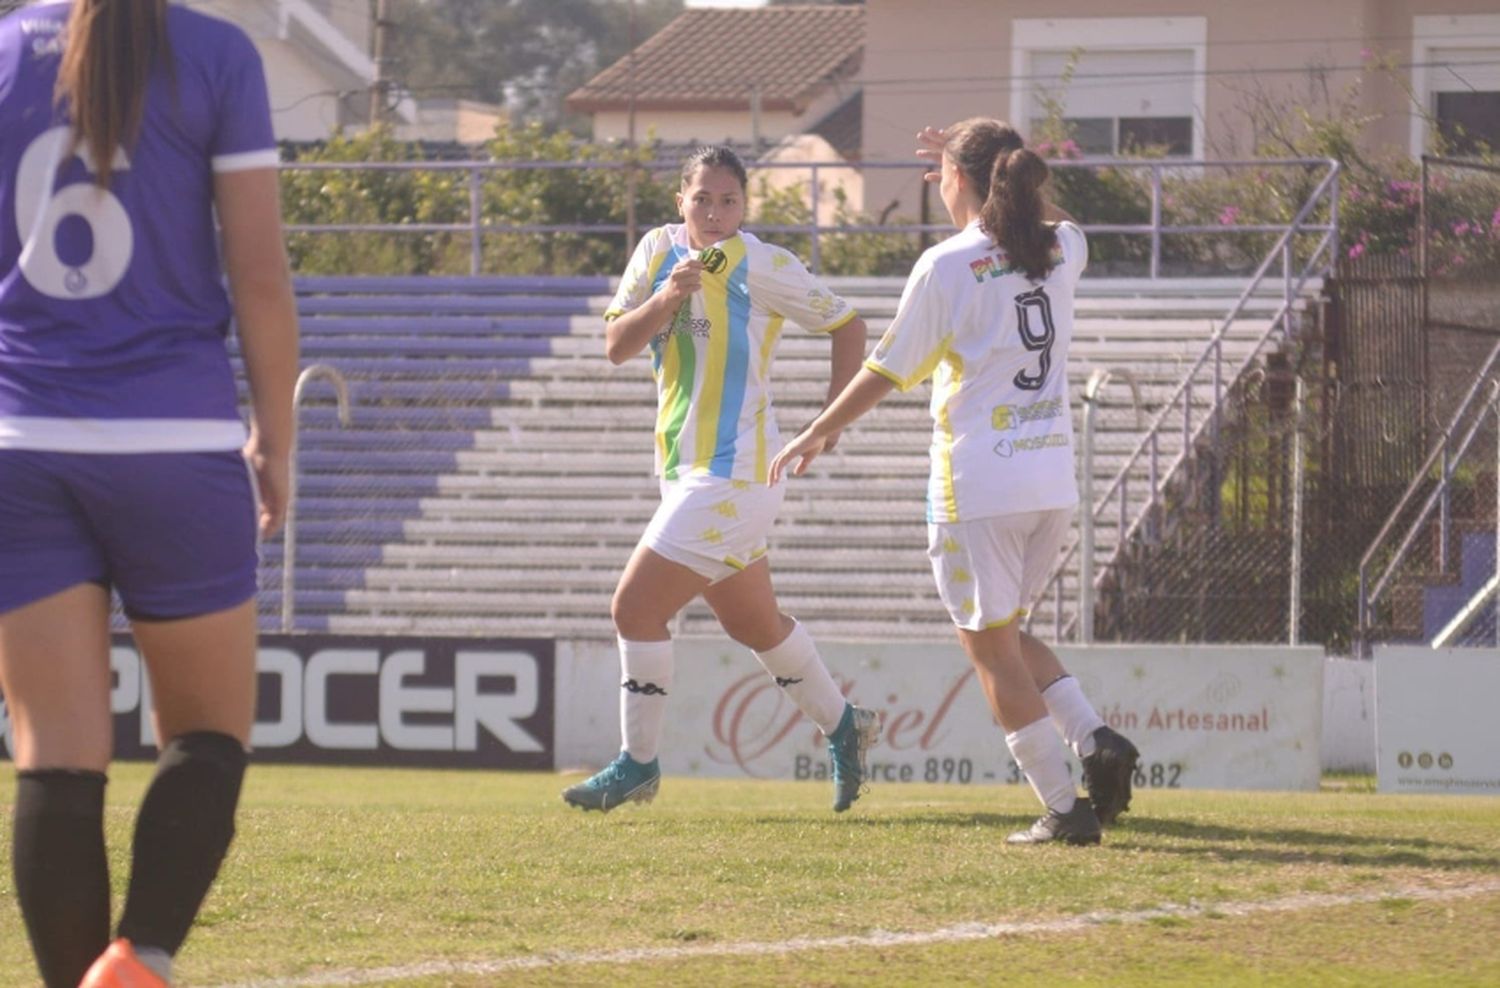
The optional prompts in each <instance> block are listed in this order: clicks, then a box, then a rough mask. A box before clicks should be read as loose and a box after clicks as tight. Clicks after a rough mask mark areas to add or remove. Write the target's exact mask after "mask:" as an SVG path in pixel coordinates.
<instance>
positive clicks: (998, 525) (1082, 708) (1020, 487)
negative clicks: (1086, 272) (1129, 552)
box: [771, 118, 1138, 844]
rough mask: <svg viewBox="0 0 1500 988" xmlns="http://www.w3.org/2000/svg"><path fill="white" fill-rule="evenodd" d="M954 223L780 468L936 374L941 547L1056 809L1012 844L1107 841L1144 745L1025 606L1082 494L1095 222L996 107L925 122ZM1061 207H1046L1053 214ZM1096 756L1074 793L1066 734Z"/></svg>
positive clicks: (996, 702) (1004, 711)
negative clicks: (1067, 666)
mask: <svg viewBox="0 0 1500 988" xmlns="http://www.w3.org/2000/svg"><path fill="white" fill-rule="evenodd" d="M918 141H919V143H921V144H922V148H921V149H920V150H919V151H918V154H919V155H921V156H922V157H925V158H928V159H929V160H931V159H934V158H935V159H938V161H939V164H940V167H939V169H938V170H937V171H935V172H929V173H928V175H927V176H925V177H926V178H927V179H928V180H935V181H937V182H938V187H939V190H940V192H941V195H942V199H943V203H944V204H945V205H946V206H947V207H948V213H949V216H950V217H951V218H952V220H953V224H954V226H956V227H958V229H959V231H960V232H959V233H958V234H957V235H956V236H954V237H952V238H950V239H948V240H946V241H944V242H943V243H941V244H938V245H937V246H935V247H932V248H930V249H929V250H927V251H926V252H925V253H923V255H922V256H921V258H919V259H918V260H917V263H916V266H915V267H914V268H913V270H912V273H911V277H910V278H909V279H908V281H907V283H906V289H905V291H904V292H903V293H902V296H901V302H900V305H899V306H898V308H897V312H896V317H895V319H894V320H893V321H892V323H891V325H890V328H889V329H888V330H887V331H886V333H885V336H884V337H883V338H882V339H881V341H880V344H879V346H877V347H876V348H875V352H874V353H873V354H872V355H871V356H870V358H869V359H868V360H866V361H865V364H864V367H863V368H862V369H861V370H860V372H859V373H858V374H857V375H856V376H855V377H854V379H853V380H852V381H851V382H850V383H849V386H848V387H847V388H845V389H844V391H843V393H842V394H840V395H839V396H838V397H837V398H836V399H834V401H832V402H831V403H830V404H829V405H828V407H827V408H826V409H824V411H823V413H822V414H821V415H819V416H818V417H817V419H815V420H814V421H813V422H812V424H811V425H809V426H808V427H807V429H805V430H804V431H803V432H802V434H801V435H799V436H797V437H796V438H795V439H793V440H792V441H791V442H790V443H788V444H787V445H786V448H784V449H783V450H781V452H780V453H778V454H777V455H776V457H775V458H774V460H773V461H772V463H771V483H773V484H775V483H776V482H777V481H778V480H780V478H781V476H782V475H783V473H784V472H786V471H787V470H788V468H790V472H791V473H793V474H801V473H803V472H804V471H806V469H807V467H808V465H809V464H810V463H811V462H812V461H813V459H815V458H816V457H817V456H818V454H819V453H821V452H823V451H824V450H825V449H827V443H828V439H829V438H830V437H832V436H836V435H838V434H839V433H840V432H841V431H842V430H843V429H845V428H847V427H848V426H849V424H850V423H852V422H853V421H854V420H855V419H857V418H858V417H859V416H861V415H863V414H864V413H865V412H867V411H869V410H870V409H871V408H873V407H875V405H876V404H877V403H878V402H879V401H880V399H881V398H883V397H885V395H887V394H889V393H890V390H891V388H893V387H895V388H900V389H902V390H906V389H908V388H910V387H912V386H913V385H915V384H917V383H918V382H920V381H922V380H925V379H926V378H927V377H928V376H932V377H933V378H934V383H933V391H932V417H933V421H934V430H933V442H932V447H931V450H932V470H931V475H930V479H929V482H928V494H927V520H928V554H929V555H930V557H931V559H932V570H933V575H934V576H935V577H936V579H937V586H938V594H939V596H940V597H941V598H942V600H943V603H944V604H945V605H946V606H947V608H948V612H949V614H950V615H951V616H952V618H953V623H954V624H955V625H957V627H958V637H959V641H960V642H961V643H962V644H963V647H964V651H965V652H966V653H967V654H968V656H969V660H970V661H971V662H972V663H973V665H974V668H975V670H976V672H977V674H978V677H979V681H980V684H981V685H982V686H983V688H984V691H985V695H986V697H987V698H988V699H989V703H990V708H991V709H992V711H993V712H994V714H995V717H996V718H997V719H998V720H999V721H1000V723H1001V725H1002V726H1003V727H1004V728H1005V731H1006V736H1005V741H1006V744H1007V745H1008V746H1009V747H1010V751H1011V754H1012V756H1013V757H1014V758H1015V760H1016V764H1017V765H1019V766H1020V767H1021V770H1022V771H1023V772H1025V773H1026V778H1027V779H1028V780H1029V781H1030V783H1031V786H1032V788H1033V789H1034V790H1035V791H1036V794H1037V796H1038V797H1039V798H1040V799H1041V801H1042V803H1043V805H1044V806H1045V807H1046V813H1045V814H1044V815H1043V816H1042V817H1041V818H1040V819H1039V820H1037V821H1036V823H1035V824H1033V825H1032V826H1031V827H1030V828H1029V829H1027V830H1024V831H1021V832H1019V833H1016V834H1012V835H1011V836H1010V837H1009V840H1010V841H1011V842H1012V843H1025V844H1035V843H1043V842H1046V841H1052V840H1062V841H1066V842H1068V843H1073V844H1094V843H1098V841H1099V837H1100V824H1101V822H1103V823H1112V822H1113V821H1114V819H1115V817H1117V816H1118V815H1119V814H1120V813H1121V812H1123V811H1124V809H1125V808H1126V807H1127V806H1128V805H1129V802H1130V782H1131V773H1132V772H1133V771H1134V769H1135V763H1136V760H1137V757H1138V756H1137V753H1136V750H1135V747H1134V746H1133V745H1131V744H1130V742H1129V741H1127V740H1126V739H1125V738H1123V737H1121V736H1120V735H1119V734H1117V733H1115V732H1114V731H1113V730H1111V729H1110V728H1108V727H1106V726H1105V725H1104V721H1103V720H1102V719H1101V718H1100V717H1099V715H1098V713H1097V712H1096V711H1095V710H1094V708H1093V706H1092V705H1090V704H1089V702H1088V700H1087V699H1086V698H1085V697H1084V695H1083V691H1082V690H1081V689H1079V688H1078V683H1077V681H1076V680H1075V679H1073V678H1072V677H1071V676H1069V675H1068V674H1067V672H1066V670H1064V669H1063V667H1062V664H1061V663H1060V662H1059V661H1058V658H1057V656H1056V655H1055V654H1054V653H1053V652H1052V650H1051V649H1049V648H1047V646H1046V645H1044V644H1043V643H1042V642H1040V641H1038V640H1037V639H1035V638H1032V637H1031V636H1030V635H1027V634H1025V633H1023V632H1022V631H1021V629H1020V626H1019V623H1018V622H1017V618H1019V617H1020V616H1022V615H1023V614H1025V613H1026V610H1027V608H1028V607H1029V606H1030V604H1031V602H1032V601H1033V600H1034V599H1035V597H1036V595H1037V593H1038V592H1039V591H1040V589H1041V587H1042V584H1043V583H1044V582H1045V580H1046V578H1047V574H1048V571H1049V570H1050V568H1051V566H1052V564H1053V563H1054V562H1055V561H1056V559H1057V556H1058V551H1059V549H1060V548H1061V546H1062V542H1063V539H1064V538H1065V537H1066V535H1067V532H1068V528H1069V525H1070V521H1071V517H1072V513H1073V508H1074V506H1075V505H1076V504H1077V502H1078V488H1077V484H1076V481H1075V479H1074V473H1073V432H1072V430H1073V426H1072V416H1071V414H1070V412H1069V410H1068V382H1067V358H1068V344H1069V342H1070V341H1071V339H1072V335H1073V294H1074V290H1075V289H1076V287H1077V285H1078V278H1079V275H1081V274H1082V272H1083V268H1084V265H1085V264H1086V263H1087V260H1088V245H1087V243H1086V241H1085V240H1084V236H1083V231H1082V230H1080V229H1079V228H1078V227H1077V226H1076V225H1075V224H1073V223H1072V222H1071V221H1070V218H1069V217H1067V216H1066V214H1064V213H1062V211H1061V210H1058V209H1056V207H1051V206H1048V205H1047V204H1046V202H1045V201H1044V200H1043V198H1042V194H1041V188H1042V184H1043V183H1044V182H1045V181H1046V180H1047V165H1046V163H1045V162H1044V161H1042V159H1041V158H1039V157H1038V156H1037V155H1036V154H1034V153H1032V152H1031V151H1029V150H1027V149H1026V148H1024V147H1023V146H1022V141H1021V138H1020V135H1018V134H1017V133H1016V132H1015V131H1014V130H1013V129H1011V128H1010V127H1009V126H1007V125H1006V124H1003V123H1001V122H1000V121H998V120H990V119H983V118H975V119H970V120H965V121H963V122H961V123H958V124H955V125H953V126H952V127H950V128H949V129H948V130H946V131H938V130H933V129H931V128H928V129H926V130H924V131H923V132H922V133H921V134H919V135H918ZM1049 217H1050V218H1053V219H1057V220H1060V222H1055V223H1054V222H1048V221H1047V219H1048V218H1049ZM1049 714H1050V716H1051V719H1052V720H1053V721H1055V723H1056V725H1057V727H1058V728H1059V729H1060V730H1061V732H1062V735H1063V739H1065V740H1066V741H1067V742H1068V743H1069V744H1071V745H1072V746H1073V747H1074V750H1075V752H1076V753H1077V754H1078V755H1079V757H1080V758H1081V759H1082V761H1083V765H1084V772H1085V777H1086V778H1085V781H1086V784H1087V786H1088V790H1089V795H1090V798H1089V799H1087V800H1085V799H1079V798H1077V794H1076V792H1075V790H1074V788H1073V782H1072V779H1071V778H1070V777H1069V775H1068V767H1067V762H1066V761H1065V760H1064V755H1063V748H1062V742H1061V741H1060V740H1059V738H1058V735H1057V732H1056V731H1054V730H1053V724H1052V723H1049V720H1048V717H1049Z"/></svg>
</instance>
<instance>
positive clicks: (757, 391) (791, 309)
mask: <svg viewBox="0 0 1500 988" xmlns="http://www.w3.org/2000/svg"><path fill="white" fill-rule="evenodd" d="M717 246H718V247H719V249H720V250H722V251H723V252H724V254H725V257H726V258H727V261H728V263H727V264H725V265H724V266H723V268H722V269H721V270H720V271H719V272H718V273H717V274H711V273H709V272H707V271H705V272H704V273H703V288H702V289H701V290H700V291H698V292H696V293H694V294H693V296H692V298H691V299H689V300H688V303H687V304H686V305H685V306H683V308H682V309H681V310H680V311H679V312H678V314H677V317H676V318H675V319H673V320H672V323H671V325H669V326H668V327H667V329H666V330H664V331H663V332H662V333H660V334H658V335H657V337H656V338H655V339H653V340H652V341H651V369H652V373H653V375H654V376H655V378H656V393H657V412H656V473H657V474H658V475H659V476H661V477H662V478H664V479H666V480H677V479H679V478H682V477H691V476H701V475H708V476H714V477H725V478H729V479H732V480H746V481H755V482H757V483H765V480H766V469H767V465H768V464H769V462H770V458H771V456H772V455H774V454H775V452H776V451H777V450H779V449H780V448H781V436H780V433H779V432H778V431H777V428H776V416H775V412H774V411H773V408H772V404H771V390H770V375H771V360H772V357H773V356H774V354H775V350H776V344H777V342H778V341H779V340H780V338H781V331H782V326H783V324H784V323H785V321H786V320H787V319H790V320H792V321H793V322H795V323H797V324H798V325H799V326H801V327H803V328H804V329H807V330H810V331H812V332H818V333H830V332H832V331H834V330H836V329H838V328H839V327H840V326H843V325H844V324H845V323H847V322H849V321H850V320H851V319H853V318H854V316H855V312H854V310H853V309H852V308H850V306H849V303H848V302H846V301H845V300H844V299H843V298H841V297H839V296H838V295H836V294H834V293H833V292H832V291H830V290H829V289H828V287H827V286H826V285H824V284H823V283H822V282H821V281H820V280H818V279H817V278H816V277H814V276H813V275H812V274H810V273H809V272H808V270H807V268H805V267H804V266H803V265H802V262H801V261H799V260H798V259H797V256H796V255H795V254H793V253H791V252H790V251H787V250H783V249H782V248H780V247H773V246H771V245H770V244H767V243H764V242H762V241H761V240H760V239H759V238H757V237H756V236H755V235H754V234H750V233H745V232H744V231H741V232H740V233H738V234H736V235H735V236H733V237H730V238H729V239H728V240H724V241H721V242H720V243H719V244H718V245H717ZM695 253H696V251H694V250H693V249H692V246H691V245H690V243H689V242H688V232H687V227H686V226H685V225H683V224H668V225H667V226H662V227H658V228H656V229H654V230H652V231H651V232H650V233H648V234H646V236H645V237H643V238H642V239H641V242H640V244H639V245H638V246H637V247H636V250H635V254H634V255H633V256H632V257H631V259H630V265H629V266H628V267H627V268H626V269H625V274H624V276H623V277H622V278H621V280H620V288H619V290H618V291H617V292H616V294H615V297H614V300H613V302H611V303H610V306H609V309H608V310H607V311H606V312H605V313H604V318H605V319H606V320H610V319H616V318H618V317H619V316H621V315H623V314H625V313H626V312H629V311H631V310H632V309H635V308H637V307H639V306H640V305H642V304H644V303H645V302H646V301H647V300H648V299H649V298H650V297H651V296H652V295H653V294H654V293H656V292H658V291H660V290H661V289H662V287H663V285H664V284H665V283H666V280H667V278H668V277H669V276H670V275H671V273H672V268H673V267H674V266H675V265H676V264H677V262H678V261H680V260H682V259H683V258H684V257H688V256H690V255H692V254H695Z"/></svg>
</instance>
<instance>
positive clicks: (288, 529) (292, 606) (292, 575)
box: [281, 364, 350, 631]
mask: <svg viewBox="0 0 1500 988" xmlns="http://www.w3.org/2000/svg"><path fill="white" fill-rule="evenodd" d="M316 377H321V378H323V379H324V380H326V381H328V383H330V384H332V385H333V392H334V397H335V399H336V400H337V402H338V416H339V424H340V425H342V426H346V427H347V426H348V425H349V422H350V418H349V384H348V382H347V381H345V380H344V375H343V374H341V373H339V371H338V370H336V369H335V368H333V367H330V366H328V365H327V364H309V365H308V366H307V367H306V368H304V369H303V371H302V373H301V374H299V375H297V384H296V387H295V388H293V390H292V413H293V414H292V455H291V468H290V470H289V471H288V474H287V483H286V520H285V523H284V528H283V530H282V531H283V534H282V543H281V630H282V631H291V630H292V618H293V616H294V615H295V613H296V606H297V604H296V596H297V432H298V427H297V423H298V417H297V414H296V412H297V409H298V408H299V407H300V406H301V404H302V395H303V392H304V391H305V390H306V389H307V384H308V382H309V381H311V380H312V379H313V378H316Z"/></svg>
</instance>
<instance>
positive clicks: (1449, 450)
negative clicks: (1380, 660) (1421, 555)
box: [1356, 343, 1500, 653]
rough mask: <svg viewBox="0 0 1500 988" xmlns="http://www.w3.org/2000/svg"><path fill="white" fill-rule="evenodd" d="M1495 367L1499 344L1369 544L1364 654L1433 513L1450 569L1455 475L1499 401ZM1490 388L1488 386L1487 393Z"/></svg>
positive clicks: (1441, 562) (1442, 566) (1361, 622)
mask: <svg viewBox="0 0 1500 988" xmlns="http://www.w3.org/2000/svg"><path fill="white" fill-rule="evenodd" d="M1497 363H1500V343H1496V344H1495V345H1494V347H1492V348H1491V349H1490V353H1489V356H1488V357H1487V358H1486V359H1485V362H1484V364H1483V365H1482V366H1481V367H1480V369H1479V373H1478V374H1476V375H1475V377H1474V383H1473V384H1472V385H1470V387H1469V390H1468V392H1467V393H1466V394H1465V395H1464V399H1463V401H1461V402H1460V403H1459V406H1458V410H1457V411H1456V412H1455V413H1454V414H1453V418H1452V420H1450V421H1449V423H1448V426H1447V428H1446V429H1444V430H1443V434H1442V436H1441V437H1440V438H1439V439H1438V441H1437V443H1436V444H1434V446H1433V448H1432V452H1431V453H1429V454H1428V456H1427V460H1426V462H1425V463H1423V464H1422V468H1421V469H1420V470H1418V471H1417V473H1416V476H1414V477H1413V478H1412V480H1411V483H1410V484H1408V485H1407V488H1406V492H1405V493H1404V494H1402V495H1401V500H1400V501H1399V502H1397V504H1396V507H1395V509H1394V510H1393V511H1392V512H1391V513H1390V515H1389V517H1387V518H1386V521H1385V524H1384V525H1382V526H1381V528H1380V531H1379V532H1378V533H1377V534H1376V536H1375V538H1374V539H1372V540H1371V542H1370V547H1369V548H1368V549H1366V550H1365V554H1364V555H1363V556H1362V557H1361V558H1360V561H1359V614H1358V625H1357V627H1356V644H1357V646H1358V647H1359V649H1360V651H1361V652H1362V653H1363V652H1366V651H1368V647H1369V642H1370V629H1371V626H1372V624H1373V619H1374V612H1375V605H1376V604H1377V603H1379V601H1380V599H1381V597H1383V596H1384V595H1385V592H1386V591H1387V590H1389V589H1390V587H1391V581H1392V580H1393V579H1394V577H1395V575H1396V572H1397V570H1398V569H1399V568H1400V566H1401V564H1402V563H1403V562H1405V560H1406V558H1407V556H1408V555H1410V553H1411V550H1412V547H1413V546H1415V545H1416V543H1417V539H1418V537H1419V536H1420V535H1421V534H1422V528H1423V526H1425V525H1426V524H1427V522H1428V521H1429V520H1430V519H1431V518H1432V514H1433V512H1434V511H1436V512H1437V514H1438V535H1437V539H1438V569H1439V570H1442V571H1446V570H1447V569H1448V545H1449V542H1450V541H1451V536H1452V525H1451V514H1452V512H1451V507H1452V489H1453V476H1454V471H1455V469H1456V468H1457V467H1458V464H1459V463H1460V462H1461V461H1462V460H1463V458H1464V456H1465V455H1467V454H1468V452H1469V448H1470V446H1472V445H1473V443H1474V439H1475V437H1476V436H1478V435H1479V431H1480V429H1481V428H1482V427H1483V425H1484V422H1485V419H1486V417H1487V414H1486V413H1487V411H1488V408H1489V406H1490V405H1492V404H1493V403H1494V402H1495V400H1496V395H1495V393H1494V391H1495V389H1496V388H1497V387H1500V384H1497V382H1496V380H1495V379H1494V378H1493V377H1492V374H1493V373H1494V371H1495V369H1496V365H1497ZM1486 384H1488V385H1489V388H1488V389H1487V388H1486ZM1487 392H1488V393H1487ZM1481 406H1482V408H1483V409H1484V410H1483V411H1480V412H1478V414H1475V410H1476V408H1478V407H1481ZM1471 415H1472V416H1473V420H1472V421H1471V422H1469V424H1468V428H1467V429H1466V430H1464V433H1463V437H1462V438H1461V439H1459V440H1458V441H1457V443H1455V442H1454V437H1455V436H1457V435H1458V433H1459V431H1460V429H1462V428H1463V425H1464V422H1465V421H1466V420H1468V419H1469V417H1470V416H1471ZM1434 469H1436V470H1437V480H1436V483H1435V484H1434V485H1433V487H1432V489H1431V490H1430V491H1429V492H1428V494H1427V498H1426V500H1424V501H1423V502H1422V506H1421V507H1420V508H1419V509H1418V510H1417V513H1416V515H1415V516H1414V517H1413V518H1412V521H1411V523H1410V524H1408V525H1406V526H1405V528H1404V534H1403V535H1402V537H1401V540H1400V541H1399V542H1398V543H1397V545H1396V548H1395V550H1394V551H1393V552H1392V553H1391V556H1390V558H1389V559H1388V560H1387V561H1386V562H1385V564H1384V565H1383V566H1381V567H1380V568H1379V573H1378V575H1375V576H1374V577H1373V579H1372V573H1374V571H1375V569H1376V563H1375V560H1376V557H1377V556H1378V555H1379V554H1380V552H1381V550H1382V548H1383V547H1384V546H1385V545H1386V542H1387V541H1388V540H1389V539H1390V538H1391V537H1392V536H1393V535H1394V534H1395V532H1396V531H1397V529H1398V527H1400V525H1401V518H1402V516H1403V515H1405V514H1406V512H1407V509H1409V508H1410V507H1411V506H1412V505H1413V504H1415V503H1416V500H1417V498H1418V497H1419V496H1420V494H1421V492H1422V490H1423V489H1424V488H1425V487H1427V485H1428V484H1429V483H1431V477H1432V472H1433V470H1434Z"/></svg>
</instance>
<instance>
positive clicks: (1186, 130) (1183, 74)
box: [1011, 17, 1207, 158]
mask: <svg viewBox="0 0 1500 988" xmlns="http://www.w3.org/2000/svg"><path fill="white" fill-rule="evenodd" d="M1012 39H1013V40H1012V58H1011V65H1012V67H1013V70H1012V71H1013V74H1015V75H1016V76H1017V79H1018V84H1017V85H1016V86H1015V87H1014V88H1013V89H1012V97H1011V118H1012V119H1013V120H1016V121H1017V122H1019V123H1022V124H1023V125H1025V126H1026V127H1027V128H1028V133H1030V134H1035V133H1036V131H1037V128H1038V126H1039V125H1040V123H1041V122H1042V120H1043V119H1045V117H1046V115H1047V113H1048V110H1049V104H1052V103H1055V104H1058V105H1060V106H1061V107H1062V117H1063V119H1064V121H1066V122H1067V124H1068V126H1069V129H1070V131H1071V132H1072V136H1073V140H1074V141H1075V142H1076V143H1077V144H1078V147H1079V150H1080V151H1082V152H1083V153H1084V154H1089V155H1115V154H1125V153H1130V152H1133V151H1146V150H1153V149H1154V150H1158V151H1162V152H1165V153H1166V154H1167V155H1168V156H1170V157H1181V158H1188V157H1201V156H1202V154H1203V128H1202V126H1201V120H1202V117H1203V113H1202V107H1203V102H1204V94H1205V85H1204V68H1205V59H1206V48H1207V44H1206V41H1207V20H1206V19H1205V18H1202V17H1077V18H1057V19H1049V20H1032V19H1024V18H1022V19H1017V20H1016V21H1015V22H1014V25H1013V28H1012Z"/></svg>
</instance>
